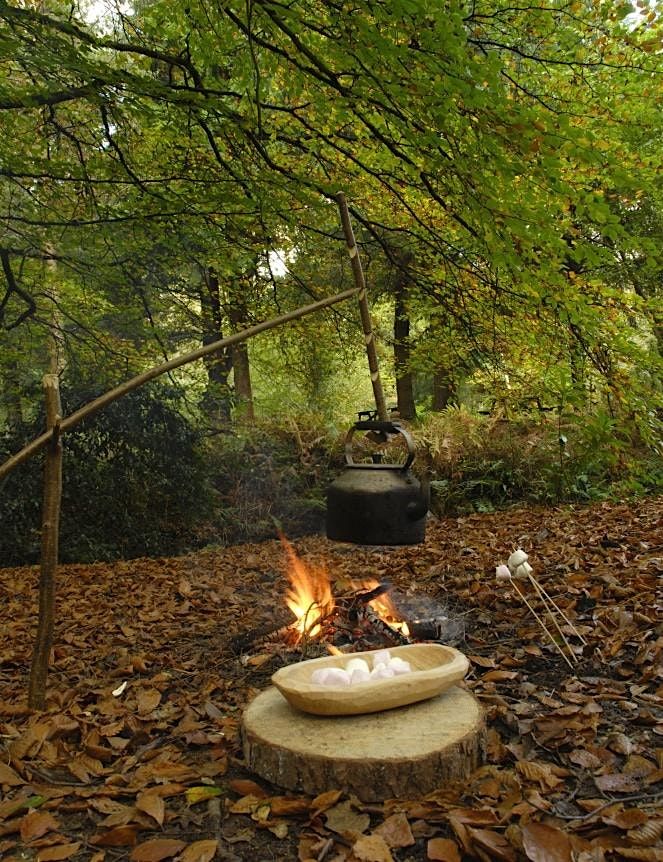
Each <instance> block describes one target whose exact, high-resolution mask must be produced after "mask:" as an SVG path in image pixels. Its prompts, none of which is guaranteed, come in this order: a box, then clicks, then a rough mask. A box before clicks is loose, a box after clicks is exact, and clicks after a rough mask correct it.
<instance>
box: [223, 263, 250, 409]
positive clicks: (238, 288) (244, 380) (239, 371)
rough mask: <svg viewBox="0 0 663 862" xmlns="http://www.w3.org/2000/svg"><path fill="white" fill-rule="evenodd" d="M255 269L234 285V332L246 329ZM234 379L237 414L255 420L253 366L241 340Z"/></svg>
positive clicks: (234, 354)
mask: <svg viewBox="0 0 663 862" xmlns="http://www.w3.org/2000/svg"><path fill="white" fill-rule="evenodd" d="M254 276H255V271H251V272H250V273H248V274H247V275H245V276H244V277H242V278H241V279H239V280H238V281H237V283H236V284H235V285H233V293H232V295H231V296H230V301H229V303H228V319H229V320H230V325H231V327H232V330H233V332H239V331H240V330H242V329H244V328H245V327H246V325H247V323H248V311H247V307H246V295H247V292H248V290H249V287H250V286H251V281H252V279H253V277H254ZM231 356H232V366H233V381H234V385H235V415H236V417H237V418H238V419H241V420H253V419H254V418H255V413H254V409H253V389H252V387H251V367H250V365H249V346H248V344H247V343H246V341H240V342H239V343H238V344H234V345H233V347H232V353H231Z"/></svg>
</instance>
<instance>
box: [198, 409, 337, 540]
mask: <svg viewBox="0 0 663 862" xmlns="http://www.w3.org/2000/svg"><path fill="white" fill-rule="evenodd" d="M207 457H208V467H209V470H210V475H211V479H212V482H213V484H214V487H215V491H216V495H217V499H216V510H215V514H214V517H213V520H212V521H211V523H210V525H209V527H208V530H209V533H210V535H211V537H212V540H213V541H216V542H219V543H221V544H233V543H237V542H251V541H261V540H263V539H269V538H274V536H275V535H276V533H277V530H278V529H281V530H282V531H283V532H284V533H285V534H286V535H288V536H298V535H302V534H305V533H312V532H318V531H320V530H321V529H323V526H324V518H325V490H326V487H327V485H328V484H329V482H330V481H331V479H332V478H333V471H332V466H331V458H332V456H331V454H330V441H329V438H327V437H326V435H325V434H324V433H321V431H320V428H319V426H317V425H316V424H314V423H312V422H310V421H309V422H308V423H307V422H306V421H301V420H300V421H298V422H295V421H294V420H287V419H286V420H283V422H282V423H281V424H278V423H270V424H269V425H268V424H266V423H262V424H258V425H256V426H253V427H252V428H250V429H248V428H246V429H241V430H237V432H236V433H234V434H231V435H220V436H218V437H216V438H213V439H212V440H211V441H210V442H209V444H208V451H207Z"/></svg>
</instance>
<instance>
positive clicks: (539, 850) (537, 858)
mask: <svg viewBox="0 0 663 862" xmlns="http://www.w3.org/2000/svg"><path fill="white" fill-rule="evenodd" d="M522 840H523V849H524V850H525V855H526V856H527V858H528V859H531V860H532V862H571V860H572V858H573V856H572V852H571V851H572V847H571V839H570V838H569V836H568V835H567V834H566V833H565V832H562V831H561V829H557V828H555V827H554V826H548V825H547V824H545V823H527V824H526V825H525V826H523V828H522Z"/></svg>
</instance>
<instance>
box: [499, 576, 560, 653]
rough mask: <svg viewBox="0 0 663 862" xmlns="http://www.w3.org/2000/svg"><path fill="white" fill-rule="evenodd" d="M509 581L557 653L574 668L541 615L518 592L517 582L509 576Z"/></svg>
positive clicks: (522, 594)
mask: <svg viewBox="0 0 663 862" xmlns="http://www.w3.org/2000/svg"><path fill="white" fill-rule="evenodd" d="M511 583H512V584H513V588H514V590H515V591H516V592H517V593H518V595H519V596H520V598H521V599H522V600H523V601H524V602H525V604H526V605H527V607H528V608H529V609H530V611H531V612H532V613H533V614H534V617H535V619H536V621H537V622H538V623H539V625H540V626H541V628H542V629H543V630H544V632H545V633H546V634H547V635H548V638H549V639H550V641H551V642H552V643H553V644H554V646H555V647H556V648H557V650H558V651H559V654H560V655H561V656H562V658H563V659H564V661H565V662H566V663H567V664H568V666H569V667H570V668H571V670H574V667H573V664H572V663H571V662H570V661H569V659H568V657H567V655H566V653H565V652H564V650H563V649H562V648H561V647H560V645H559V644H558V643H557V641H556V640H555V638H554V637H553V636H552V634H551V633H550V630H549V629H548V626H547V625H546V624H545V623H544V621H543V620H542V619H541V617H540V616H539V615H538V614H537V612H536V611H535V610H534V608H533V607H532V605H530V603H529V602H528V601H527V597H526V596H525V594H524V593H521V592H520V590H519V589H518V584H517V583H516V582H515V581H514V579H513V578H511Z"/></svg>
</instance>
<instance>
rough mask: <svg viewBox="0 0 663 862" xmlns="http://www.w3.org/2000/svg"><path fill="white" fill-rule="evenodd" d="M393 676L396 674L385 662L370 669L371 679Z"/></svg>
mask: <svg viewBox="0 0 663 862" xmlns="http://www.w3.org/2000/svg"><path fill="white" fill-rule="evenodd" d="M394 676H396V674H395V673H394V671H393V670H392V669H391V668H390V667H388V666H387V665H386V664H379V665H377V666H376V667H374V668H373V670H372V671H371V679H391V678H392V677H394Z"/></svg>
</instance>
